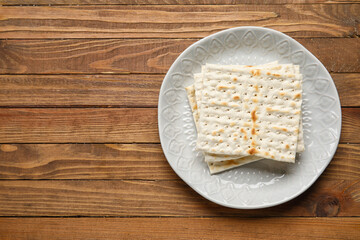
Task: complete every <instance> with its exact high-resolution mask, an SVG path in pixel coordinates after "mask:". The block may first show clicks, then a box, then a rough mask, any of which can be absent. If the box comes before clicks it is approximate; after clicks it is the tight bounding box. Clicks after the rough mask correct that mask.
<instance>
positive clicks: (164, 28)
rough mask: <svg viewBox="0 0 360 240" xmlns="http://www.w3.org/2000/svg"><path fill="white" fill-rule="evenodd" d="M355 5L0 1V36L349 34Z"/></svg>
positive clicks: (356, 28) (355, 19) (353, 27)
mask: <svg viewBox="0 0 360 240" xmlns="http://www.w3.org/2000/svg"><path fill="white" fill-rule="evenodd" d="M359 11H360V5H359V4H315V5H312V4H289V5H247V4H241V5H235V6H226V5H222V6H212V5H211V6H201V5H193V6H185V5H179V6H166V5H159V6H142V5H119V6H79V7H78V6H70V7H48V6H41V7H30V6H28V7H11V6H9V7H5V6H4V7H2V8H1V9H0V15H1V16H2V18H1V21H0V38H18V39H21V38H154V37H155V38H179V37H181V38H197V37H204V36H207V35H209V34H211V33H214V32H217V31H219V30H223V29H227V28H231V27H239V26H247V25H255V26H263V27H270V28H274V29H276V30H279V31H282V32H285V33H287V34H289V35H291V36H293V37H349V36H356V35H357V34H358V32H359V24H358V21H359V14H358V12H359ZM250 23H251V24H250Z"/></svg>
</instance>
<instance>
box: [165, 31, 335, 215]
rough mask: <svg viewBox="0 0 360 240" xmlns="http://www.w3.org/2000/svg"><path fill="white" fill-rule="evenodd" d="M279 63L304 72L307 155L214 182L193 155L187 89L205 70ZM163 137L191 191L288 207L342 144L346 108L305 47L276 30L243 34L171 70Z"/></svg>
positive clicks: (250, 205)
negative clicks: (207, 66) (214, 65)
mask: <svg viewBox="0 0 360 240" xmlns="http://www.w3.org/2000/svg"><path fill="white" fill-rule="evenodd" d="M276 60H278V61H279V62H280V63H293V64H297V65H300V66H301V68H300V70H301V73H302V74H303V79H304V80H303V106H302V114H303V115H302V117H303V127H304V139H305V147H306V150H305V152H303V153H302V154H299V155H298V156H297V159H296V163H295V164H288V163H281V162H276V161H271V160H261V161H258V162H255V163H251V164H248V165H245V166H241V167H238V168H236V169H233V170H230V171H226V172H224V173H221V174H217V175H210V173H209V170H208V168H207V165H206V164H205V162H204V161H203V159H202V154H200V153H199V152H197V150H196V148H195V145H196V144H195V142H196V129H195V125H194V122H193V118H192V113H191V109H190V106H189V103H188V100H187V97H186V92H185V90H184V87H186V86H189V85H190V84H192V83H193V75H194V73H197V72H200V66H201V65H202V64H205V63H221V64H246V65H257V64H264V63H268V62H272V61H276ZM158 114H159V115H158V118H159V133H160V140H161V145H162V148H163V151H164V153H165V156H166V158H167V160H168V162H169V164H170V165H171V167H172V168H173V169H174V171H175V172H176V173H177V174H178V175H179V177H180V178H182V179H183V180H184V181H185V182H186V183H187V184H188V185H189V186H190V187H192V188H193V189H194V190H195V191H196V192H198V193H199V194H200V195H202V196H203V197H205V198H207V199H209V200H210V201H213V202H215V203H218V204H220V205H223V206H227V207H232V208H241V209H255V208H264V207H270V206H275V205H278V204H281V203H284V202H286V201H289V200H291V199H293V198H295V197H296V196H298V195H300V194H301V193H302V192H304V191H305V190H306V189H308V188H309V187H310V186H311V185H312V184H313V183H314V182H315V180H316V179H317V178H318V177H319V176H320V175H321V173H322V172H323V171H324V169H325V168H326V166H327V165H328V164H329V162H330V161H331V159H332V157H333V155H334V153H335V151H336V148H337V145H338V142H339V138H340V131H341V107H340V101H339V96H338V93H337V91H336V87H335V85H334V82H333V80H332V79H331V76H330V74H329V73H328V72H327V70H326V69H325V67H324V66H323V65H322V64H321V63H320V61H319V60H318V59H316V57H314V56H313V55H312V54H311V53H310V52H309V51H308V50H306V49H305V48H304V47H303V46H302V45H301V44H299V43H298V42H296V41H295V40H294V39H292V38H290V37H289V36H287V35H285V34H283V33H280V32H278V31H275V30H271V29H267V28H260V27H239V28H232V29H228V30H225V31H221V32H218V33H216V34H213V35H210V36H208V37H206V38H204V39H201V40H200V41H198V42H196V43H194V44H193V45H191V46H190V47H189V48H187V49H186V50H185V51H184V52H183V53H182V54H181V55H180V56H179V57H178V58H177V59H176V61H175V62H174V64H173V65H172V66H171V68H170V69H169V71H168V73H167V74H166V76H165V79H164V81H163V83H162V86H161V90H160V96H159V108H158Z"/></svg>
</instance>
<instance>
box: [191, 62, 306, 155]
mask: <svg viewBox="0 0 360 240" xmlns="http://www.w3.org/2000/svg"><path fill="white" fill-rule="evenodd" d="M216 67H217V66H212V65H208V66H207V67H206V68H205V69H204V72H203V78H202V79H203V87H202V94H201V100H200V103H199V102H198V108H199V137H198V141H197V147H198V149H200V150H203V151H204V152H208V153H214V154H228V155H238V154H244V155H255V156H258V157H263V158H272V159H275V160H280V161H289V162H293V161H294V159H295V152H296V146H297V137H298V131H299V129H298V128H299V119H300V110H301V108H300V107H301V83H300V80H301V76H300V75H299V74H280V73H275V72H273V71H264V70H261V69H251V70H244V69H240V68H232V67H233V66H227V67H224V66H221V69H218V68H216ZM288 67H289V69H290V68H291V67H292V66H290V65H289V66H288ZM195 87H196V81H195ZM195 94H196V91H195ZM200 106H201V107H200Z"/></svg>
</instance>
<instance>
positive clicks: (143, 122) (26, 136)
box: [0, 108, 159, 143]
mask: <svg viewBox="0 0 360 240" xmlns="http://www.w3.org/2000/svg"><path fill="white" fill-rule="evenodd" d="M0 142H8V143H9V142H10V143H11V142H23V143H27V142H28V143H35V142H38V143H41V142H43V143H46V142H47V143H51V142H53V143H56V142H76V143H86V142H88V143H96V142H107V143H111V142H118V143H124V142H126V143H129V142H130V143H131V142H150V143H151V142H159V133H158V129H157V110H156V109H146V108H145V109H141V108H117V109H106V108H92V109H81V108H54V109H41V108H39V109H6V108H3V109H0Z"/></svg>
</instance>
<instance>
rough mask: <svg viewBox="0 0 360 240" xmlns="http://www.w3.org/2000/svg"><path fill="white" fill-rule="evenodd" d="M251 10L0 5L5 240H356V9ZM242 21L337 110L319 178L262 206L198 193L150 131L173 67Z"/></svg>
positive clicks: (178, 0)
mask: <svg viewBox="0 0 360 240" xmlns="http://www.w3.org/2000/svg"><path fill="white" fill-rule="evenodd" d="M215 2H216V3H219V4H221V5H214V3H215ZM260 2H261V1H258V0H255V1H251V0H244V1H237V0H217V1H215V0H212V1H205V0H204V1H199V2H196V4H201V5H193V4H194V3H195V1H192V0H162V1H155V0H138V1H136V5H135V4H134V3H133V1H130V0H122V1H117V0H87V1H80V0H59V1H56V0H24V1H21V0H0V3H2V4H3V5H4V6H2V7H0V74H1V75H0V143H1V145H0V179H1V180H0V215H1V217H0V239H238V238H240V237H243V238H248V239H255V238H261V239H263V238H269V239H281V238H283V239H309V238H311V237H314V238H316V239H319V238H325V239H360V217H359V216H360V108H359V107H360V38H359V36H360V35H359V32H360V2H357V1H356V0H355V1H351V0H349V1H346V2H343V1H342V0H334V1H323V0H308V1H306V2H307V3H301V1H300V0H293V1H291V3H287V2H286V1H285V0H268V1H266V3H268V5H261V4H260ZM159 3H161V4H160V5H158V4H159ZM21 4H23V5H21ZM131 4H133V5H131ZM246 25H255V26H265V27H269V28H273V29H276V30H279V31H282V32H284V33H286V34H288V35H289V36H292V37H294V38H295V39H296V40H297V41H299V42H300V43H301V44H303V45H304V46H305V47H306V48H307V49H309V50H310V51H311V52H312V53H313V54H314V55H315V56H316V57H317V58H318V59H319V60H320V61H321V62H322V63H323V64H324V65H325V67H326V68H327V69H328V71H329V72H330V73H331V75H332V77H333V79H334V81H335V83H336V86H337V88H338V91H339V94H340V99H341V105H342V113H343V115H342V117H343V122H342V124H343V125H342V134H341V140H340V144H339V147H338V150H337V153H336V155H335V157H334V159H333V160H332V162H331V164H330V165H329V167H328V168H327V169H326V171H325V172H324V173H323V174H322V176H321V177H320V178H319V180H318V181H317V182H316V183H315V184H314V185H313V186H312V187H311V188H310V189H309V190H308V191H306V192H305V193H304V194H302V195H301V196H300V197H297V198H296V199H294V200H292V201H290V202H288V203H285V204H282V205H280V206H276V207H272V208H267V209H261V210H234V209H229V208H225V207H221V206H218V205H216V204H214V203H212V202H209V201H208V200H205V199H204V198H202V197H201V196H199V195H198V194H197V193H195V192H194V191H193V190H192V189H191V188H190V187H188V186H187V185H186V184H185V183H184V182H183V181H181V180H180V179H179V177H178V176H177V175H176V174H175V173H174V172H173V170H172V169H171V168H170V166H169V164H168V163H167V161H166V159H165V157H164V155H163V153H162V150H161V146H160V144H159V136H158V129H157V101H158V93H159V89H160V86H161V83H162V80H163V78H164V74H165V73H166V72H167V70H168V69H169V67H170V65H171V64H172V63H173V61H174V60H175V59H176V57H177V56H178V55H179V54H180V53H181V52H182V51H183V50H184V49H185V48H187V47H188V46H189V45H190V44H192V43H194V42H195V41H197V40H198V39H200V38H202V37H205V36H208V35H209V34H212V33H215V32H217V31H220V30H223V29H227V28H231V27H237V26H246Z"/></svg>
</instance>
